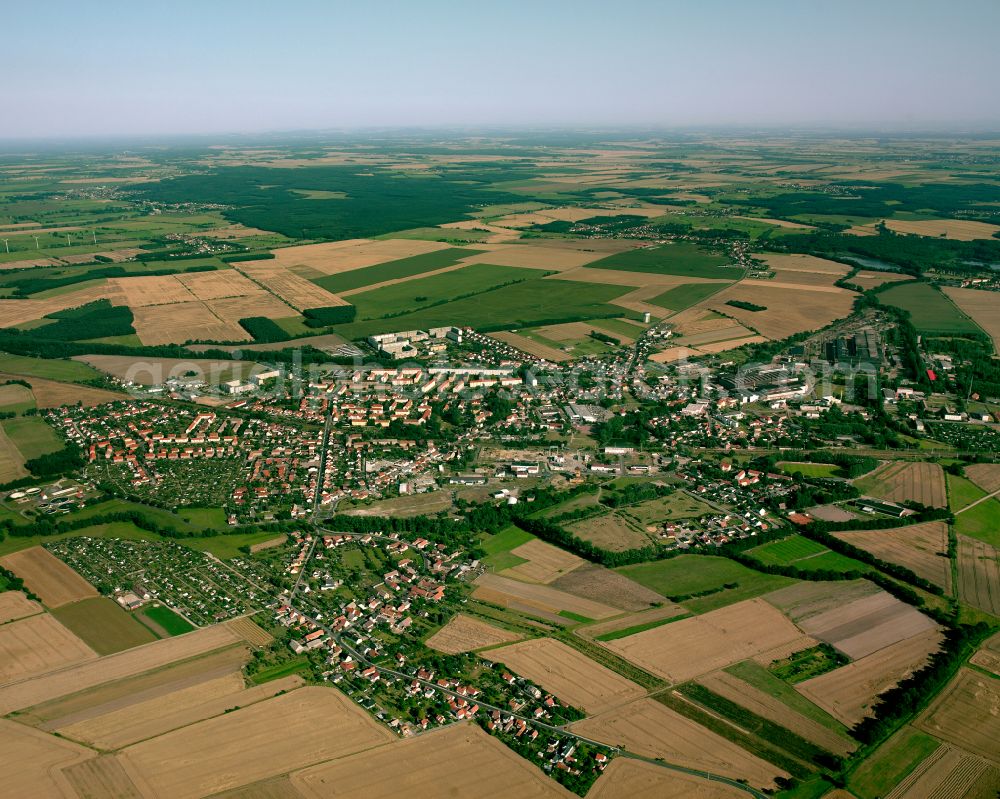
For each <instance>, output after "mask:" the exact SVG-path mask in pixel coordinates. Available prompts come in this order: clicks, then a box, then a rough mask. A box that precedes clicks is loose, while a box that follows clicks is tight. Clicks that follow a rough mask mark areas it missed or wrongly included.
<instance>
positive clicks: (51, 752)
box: [0, 719, 95, 799]
mask: <svg viewBox="0 0 1000 799" xmlns="http://www.w3.org/2000/svg"><path fill="white" fill-rule="evenodd" d="M0 750H2V751H3V753H4V760H5V761H6V762H7V763H8V764H14V763H16V764H17V768H6V769H5V770H4V771H5V773H4V787H3V790H4V792H5V793H7V794H8V795H9V796H12V797H13V796H31V797H39V799H62V798H63V797H65V796H67V795H68V794H67V792H68V791H70V790H72V789H71V788H70V787H69V785H68V784H67V781H66V778H65V777H64V776H63V775H62V773H61V772H62V770H63V769H67V768H70V767H72V766H74V765H76V764H79V763H83V762H84V761H86V760H87V759H89V758H92V757H95V753H94V752H93V751H92V750H90V749H87V748H86V747H83V746H80V745H79V744H75V743H72V742H70V741H64V740H61V739H59V738H55V737H53V736H51V735H45V734H44V733H42V732H39V731H38V730H33V729H31V728H30V727H25V726H24V725H22V724H18V723H17V722H14V721H8V720H7V719H0Z"/></svg>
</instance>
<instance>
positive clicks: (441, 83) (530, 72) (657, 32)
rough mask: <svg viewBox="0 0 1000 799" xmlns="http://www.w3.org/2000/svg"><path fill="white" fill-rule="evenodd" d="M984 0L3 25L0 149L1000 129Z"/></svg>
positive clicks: (450, 7)
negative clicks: (255, 139)
mask: <svg viewBox="0 0 1000 799" xmlns="http://www.w3.org/2000/svg"><path fill="white" fill-rule="evenodd" d="M998 30H1000V0H953V2H950V3H941V2H940V0H933V2H929V1H928V0H865V1H864V2H860V1H859V0H794V1H793V0H684V1H683V2H681V1H680V0H602V1H600V2H597V1H595V0H533V2H521V0H505V2H502V3H496V2H490V3H487V2H482V0H464V2H457V1H456V2H444V1H443V0H410V2H403V1H402V0H400V1H398V2H397V1H396V0H351V1H350V2H341V1H340V0H325V1H314V0H289V1H287V2H284V3H279V2H275V0H267V1H266V2H261V1H258V0H239V1H238V2H234V1H233V0H198V2H191V1H190V0H171V1H170V2H135V1H134V0H128V1H127V2H125V1H122V0H96V2H93V3H82V2H79V1H78V0H73V1H72V2H70V1H69V0H65V1H62V0H60V1H55V2H53V1H46V0H34V2H31V3H26V2H22V3H15V4H10V5H9V7H7V8H6V9H5V10H4V12H3V26H2V30H0V38H2V46H0V76H3V78H4V80H3V91H2V93H0V97H2V103H3V105H2V111H0V139H2V138H18V139H23V138H74V137H79V136H129V135H166V134H221V133H244V132H248V133H252V132H263V131H284V130H312V129H343V128H359V127H397V126H399V127H402V126H420V127H438V126H451V127H456V126H464V127H473V128H474V127H485V126H491V127H495V126H509V127H519V126H520V127H570V128H572V127H579V126H589V127H629V126H643V127H664V128H674V127H727V126H735V127H747V126H757V127H786V126H795V127H845V128H852V127H853V128H870V129H882V130H894V129H916V128H921V127H930V128H942V129H951V130H960V129H962V130H967V129H992V130H998V129H1000V88H998V87H1000V81H998V76H1000V46H998V44H997V38H996V37H997V31H998Z"/></svg>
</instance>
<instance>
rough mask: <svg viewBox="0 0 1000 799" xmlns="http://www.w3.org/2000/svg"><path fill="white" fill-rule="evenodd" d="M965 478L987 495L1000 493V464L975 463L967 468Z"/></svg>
mask: <svg viewBox="0 0 1000 799" xmlns="http://www.w3.org/2000/svg"><path fill="white" fill-rule="evenodd" d="M965 476H966V477H968V478H969V479H970V480H971V481H972V482H973V483H975V484H976V485H977V486H979V487H980V488H981V489H983V491H985V492H986V493H987V494H992V493H993V492H994V491H1000V463H973V464H970V465H968V466H966V467H965Z"/></svg>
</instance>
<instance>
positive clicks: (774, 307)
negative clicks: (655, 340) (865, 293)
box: [700, 280, 857, 339]
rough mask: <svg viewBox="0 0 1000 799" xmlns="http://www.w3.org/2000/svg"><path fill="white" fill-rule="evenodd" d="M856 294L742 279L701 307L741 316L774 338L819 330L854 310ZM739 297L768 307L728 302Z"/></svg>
mask: <svg viewBox="0 0 1000 799" xmlns="http://www.w3.org/2000/svg"><path fill="white" fill-rule="evenodd" d="M856 296H857V295H856V294H854V293H853V292H850V291H847V290H846V289H840V288H835V287H833V286H813V287H807V286H795V285H792V284H785V285H784V286H776V285H774V284H772V283H770V282H769V281H766V280H742V281H740V282H739V283H736V284H735V285H733V286H730V287H728V288H724V289H723V290H722V291H720V292H718V293H717V294H713V295H712V296H711V297H709V298H708V299H707V300H705V301H704V302H702V303H700V306H701V307H704V308H710V309H712V310H714V311H718V312H719V313H723V314H726V315H727V316H732V317H734V318H735V319H738V320H739V321H740V322H741V323H742V324H743V325H745V326H747V327H749V328H751V329H752V330H756V331H757V332H758V333H760V334H761V335H762V336H767V337H768V338H771V339H782V338H787V337H788V336H791V335H793V334H795V333H801V332H803V331H807V330H818V329H819V328H821V327H824V326H825V325H828V324H829V323H830V322H833V321H835V320H837V319H843V318H844V317H845V316H847V315H848V314H849V313H850V312H851V307H852V305H853V304H854V298H855V297H856ZM729 300H740V301H742V302H750V303H753V304H755V305H763V306H764V307H765V308H766V309H767V310H764V311H748V310H745V309H743V308H734V307H733V306H731V305H727V304H726V303H727V302H728V301H729Z"/></svg>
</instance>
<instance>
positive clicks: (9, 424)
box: [2, 416, 63, 461]
mask: <svg viewBox="0 0 1000 799" xmlns="http://www.w3.org/2000/svg"><path fill="white" fill-rule="evenodd" d="M2 424H3V430H4V433H6V435H7V438H9V439H10V440H11V442H13V444H14V446H15V447H17V449H18V451H19V452H20V453H21V455H22V456H23V457H24V459H25V460H26V461H29V460H32V459H33V458H37V457H39V456H41V455H48V454H49V453H50V452H56V451H58V450H60V449H62V448H63V441H62V439H60V438H59V435H58V434H57V433H56V431H55V430H53V429H52V427H50V426H49V424H48V423H46V421H45V420H44V419H42V418H40V417H38V416H22V417H19V418H17V419H6V420H5V421H3V422H2Z"/></svg>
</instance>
